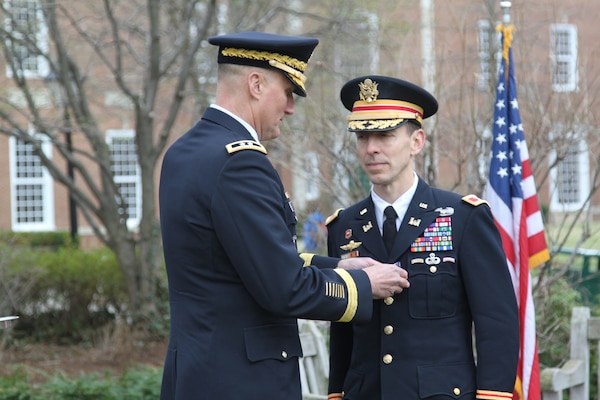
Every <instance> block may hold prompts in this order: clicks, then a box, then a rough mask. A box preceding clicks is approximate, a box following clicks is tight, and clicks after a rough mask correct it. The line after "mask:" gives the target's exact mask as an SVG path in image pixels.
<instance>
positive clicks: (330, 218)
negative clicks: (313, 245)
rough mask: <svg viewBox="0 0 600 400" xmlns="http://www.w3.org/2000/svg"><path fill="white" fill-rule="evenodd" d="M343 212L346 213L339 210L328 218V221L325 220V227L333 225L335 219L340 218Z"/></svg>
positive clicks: (341, 209)
mask: <svg viewBox="0 0 600 400" xmlns="http://www.w3.org/2000/svg"><path fill="white" fill-rule="evenodd" d="M342 211H344V209H343V208H338V209H337V210H335V212H334V213H333V214H331V215H330V216H329V217H327V219H326V220H325V226H327V225H329V224H330V223H332V222H333V221H335V219H336V218H337V217H338V215H340V213H341V212H342Z"/></svg>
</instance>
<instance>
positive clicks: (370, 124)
mask: <svg viewBox="0 0 600 400" xmlns="http://www.w3.org/2000/svg"><path fill="white" fill-rule="evenodd" d="M404 120H405V118H397V119H378V120H373V119H370V120H361V121H348V129H350V130H353V131H370V130H387V129H392V128H395V127H396V126H397V125H400V123H402V121H404Z"/></svg>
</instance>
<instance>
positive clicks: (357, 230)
mask: <svg viewBox="0 0 600 400" xmlns="http://www.w3.org/2000/svg"><path fill="white" fill-rule="evenodd" d="M357 206H358V207H357V208H356V209H355V210H356V212H355V215H353V216H351V219H350V223H349V229H350V232H349V233H350V234H351V237H352V240H354V241H355V242H360V243H361V244H360V246H359V247H358V248H357V250H358V251H359V255H364V252H365V250H366V251H367V252H368V253H369V254H372V257H373V258H375V259H378V260H382V261H383V260H385V259H387V257H388V256H387V251H386V250H385V246H384V244H383V239H382V238H381V234H380V233H379V226H378V225H377V218H376V217H375V206H374V205H373V201H372V200H371V197H370V196H369V197H368V198H366V199H364V200H362V201H361V202H360V203H358V204H357ZM346 232H348V231H346Z"/></svg>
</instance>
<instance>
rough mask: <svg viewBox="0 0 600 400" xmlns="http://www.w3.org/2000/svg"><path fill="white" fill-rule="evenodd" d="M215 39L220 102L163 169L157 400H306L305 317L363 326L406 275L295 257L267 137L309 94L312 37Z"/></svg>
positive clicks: (291, 218) (289, 212)
mask: <svg viewBox="0 0 600 400" xmlns="http://www.w3.org/2000/svg"><path fill="white" fill-rule="evenodd" d="M209 42H210V43H211V44H213V45H216V46H218V47H219V50H218V63H219V69H218V80H219V81H218V85H217V95H216V100H215V104H213V105H211V106H210V107H209V108H208V109H207V110H206V111H205V113H204V115H203V116H202V118H201V120H200V121H199V122H198V123H197V124H196V125H195V126H194V127H193V128H192V129H190V130H189V131H188V132H187V133H186V134H184V135H183V136H182V137H181V138H179V139H178V140H177V141H176V142H175V143H174V144H173V145H172V146H171V147H170V148H169V150H168V151H167V152H166V154H165V157H164V160H163V165H162V170H161V178H160V189H159V200H160V221H161V229H162V238H163V247H164V256H165V261H166V268H167V275H168V280H169V302H170V312H171V314H170V315H171V330H170V337H169V345H168V350H167V355H166V359H165V366H164V374H163V381H162V388H161V399H162V400H176V399H177V400H191V399H193V400H201V399H208V400H213V399H239V398H244V399H294V400H300V399H301V388H300V376H299V366H298V357H300V356H301V355H302V349H301V346H300V339H299V336H298V326H297V320H296V318H297V317H301V318H313V319H324V320H339V321H366V320H368V319H369V318H370V316H371V312H372V299H373V298H383V297H385V296H390V295H393V294H394V293H398V292H400V291H401V290H402V288H403V286H407V285H408V283H407V281H406V279H405V278H406V272H405V271H403V270H400V269H398V268H397V267H396V266H394V265H391V264H381V263H379V262H375V261H374V260H373V259H369V258H360V259H357V260H350V261H352V262H348V261H349V260H340V259H338V258H335V259H334V258H329V257H320V256H313V255H310V254H303V255H299V254H298V253H297V250H296V246H295V244H296V243H295V241H296V215H295V213H294V209H293V207H292V203H291V202H290V199H289V198H288V197H287V195H286V193H285V191H284V188H283V185H282V183H281V180H280V178H279V175H278V174H277V172H276V170H275V168H274V167H273V165H272V164H271V162H270V161H269V159H268V158H267V156H266V153H267V151H266V150H265V148H264V147H263V145H262V144H261V143H260V141H261V140H268V139H273V138H276V137H277V136H279V133H280V125H281V122H282V119H283V117H284V116H285V115H289V114H292V113H293V111H294V97H293V94H294V93H295V94H297V95H300V96H305V95H306V91H305V79H306V78H305V75H304V71H305V69H306V67H307V63H308V60H309V58H310V56H311V54H312V52H313V49H314V48H315V46H316V45H317V43H318V41H317V39H314V38H308V37H290V36H281V35H273V34H266V33H259V32H244V33H236V34H230V35H223V36H216V37H212V38H210V39H209ZM359 268H364V269H359ZM347 269H349V270H347Z"/></svg>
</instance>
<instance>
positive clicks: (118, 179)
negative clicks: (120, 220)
mask: <svg viewBox="0 0 600 400" xmlns="http://www.w3.org/2000/svg"><path fill="white" fill-rule="evenodd" d="M106 142H107V144H108V147H109V150H110V161H111V162H110V165H111V170H112V173H113V177H114V180H115V183H116V185H117V187H118V188H119V194H120V198H119V199H117V200H118V201H119V202H120V203H121V205H122V209H121V211H122V213H123V214H126V215H127V226H128V227H129V228H135V227H137V225H138V224H139V221H140V218H141V210H142V201H141V185H142V183H141V177H140V168H139V164H138V155H137V146H136V143H135V132H134V131H133V130H131V129H109V130H107V131H106Z"/></svg>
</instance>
